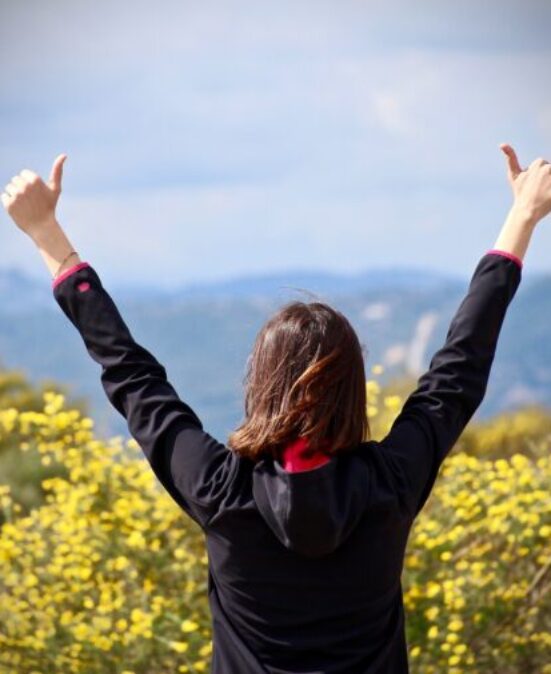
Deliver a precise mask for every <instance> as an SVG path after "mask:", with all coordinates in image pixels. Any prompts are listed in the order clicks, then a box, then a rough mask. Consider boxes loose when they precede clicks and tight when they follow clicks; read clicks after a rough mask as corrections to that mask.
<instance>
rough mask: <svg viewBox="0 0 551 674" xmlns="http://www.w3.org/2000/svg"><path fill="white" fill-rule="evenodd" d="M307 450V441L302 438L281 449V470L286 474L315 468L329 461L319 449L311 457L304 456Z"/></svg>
mask: <svg viewBox="0 0 551 674" xmlns="http://www.w3.org/2000/svg"><path fill="white" fill-rule="evenodd" d="M307 448H308V439H307V438H304V437H298V438H297V439H296V440H293V441H292V442H290V443H289V444H288V445H287V446H285V447H284V448H283V451H282V453H281V460H282V464H283V468H284V469H285V470H286V471H287V472H288V473H298V472H300V471H303V470H310V469H312V468H317V467H318V466H322V465H323V464H325V463H327V462H328V461H330V460H331V457H330V456H329V455H328V454H326V453H325V452H324V451H323V450H322V449H319V450H318V451H317V452H316V453H315V454H314V455H313V456H304V451H305V450H306V449H307Z"/></svg>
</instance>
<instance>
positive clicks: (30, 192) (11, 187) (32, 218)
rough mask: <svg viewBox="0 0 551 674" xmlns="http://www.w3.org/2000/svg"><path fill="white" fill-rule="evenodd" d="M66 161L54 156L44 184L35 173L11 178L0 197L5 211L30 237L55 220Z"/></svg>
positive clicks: (25, 170)
mask: <svg viewBox="0 0 551 674" xmlns="http://www.w3.org/2000/svg"><path fill="white" fill-rule="evenodd" d="M65 159H67V155H66V154H60V155H58V156H57V157H56V159H55V161H54V163H53V165H52V170H51V172H50V178H49V180H48V182H44V181H43V180H42V178H41V177H40V176H39V175H37V174H36V173H35V172H34V171H31V170H29V169H23V170H22V171H21V172H20V173H19V174H18V175H15V176H13V178H12V179H11V181H10V182H9V183H8V184H7V185H6V186H5V187H4V192H3V193H2V194H1V195H0V199H1V200H2V204H3V206H4V208H5V209H6V211H7V212H8V214H9V215H10V217H11V218H12V219H13V221H14V222H15V224H16V225H17V226H18V227H19V229H21V230H22V231H23V232H25V234H28V235H29V236H30V237H31V238H34V237H35V236H36V235H37V234H40V230H41V229H43V228H44V227H45V226H47V225H48V223H50V222H52V221H54V220H55V208H56V205H57V200H58V199H59V195H60V194H61V178H62V176H63V162H64V161H65Z"/></svg>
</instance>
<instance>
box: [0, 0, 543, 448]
mask: <svg viewBox="0 0 551 674" xmlns="http://www.w3.org/2000/svg"><path fill="white" fill-rule="evenodd" d="M0 13H1V16H0V55H1V60H2V64H3V66H4V67H3V74H4V76H3V80H2V94H1V103H0V116H1V122H2V123H1V124H0V145H1V147H2V153H1V155H0V175H1V176H2V177H1V178H0V180H1V181H3V184H7V183H8V182H9V180H10V179H11V177H12V176H13V175H14V174H15V173H18V172H19V171H21V170H22V169H23V168H31V169H33V170H35V171H37V172H38V173H40V174H41V175H42V176H43V177H47V175H48V173H49V171H50V167H51V164H52V162H53V160H54V158H55V156H57V154H59V153H61V152H65V153H67V155H68V159H67V161H66V163H65V166H64V177H63V194H62V196H61V199H60V202H59V206H58V219H59V221H60V222H61V223H62V225H63V226H64V228H65V230H66V232H67V234H68V236H69V238H70V240H71V242H72V243H73V245H74V247H75V248H76V249H77V250H78V252H79V254H80V256H81V258H82V259H83V260H87V261H88V262H89V263H90V264H92V265H93V266H94V268H95V269H96V271H98V273H99V274H100V276H101V278H102V281H103V283H104V285H105V286H106V287H107V289H108V290H109V291H110V292H111V294H112V295H113V297H114V299H115V301H116V302H117V303H118V304H119V306H120V309H121V311H122V312H123V315H124V317H125V319H126V320H127V322H128V324H129V326H130V327H131V329H132V331H133V333H134V336H135V337H136V339H138V340H139V341H140V342H141V343H143V344H144V346H146V347H147V348H149V349H150V350H151V351H152V352H153V353H154V354H155V355H156V356H157V358H158V359H159V360H161V361H162V362H163V364H165V365H166V367H167V370H168V372H169V376H170V378H171V381H172V383H173V384H174V386H175V387H176V388H177V390H178V391H179V393H180V394H181V396H182V397H184V398H185V399H186V400H187V401H188V402H189V403H190V404H191V405H192V406H193V407H194V408H195V409H196V411H197V413H198V414H199V416H200V417H201V418H202V420H203V423H204V425H205V427H206V428H207V429H208V430H209V431H210V432H212V434H213V435H216V436H219V437H220V439H224V438H225V436H226V435H227V433H228V432H229V431H230V430H231V429H232V428H233V427H234V426H235V425H237V423H238V422H239V420H240V418H241V414H242V378H243V376H244V373H245V361H246V357H247V355H248V353H249V352H250V349H251V348H252V343H253V340H254V336H255V334H256V332H257V330H258V329H259V327H260V326H261V325H262V323H263V322H264V320H265V319H266V318H267V317H268V315H269V314H270V313H271V312H272V311H273V310H275V309H276V308H277V306H279V304H281V302H282V301H284V300H286V299H290V298H293V299H309V298H312V297H313V296H315V297H316V298H318V299H321V300H324V301H329V302H333V303H334V304H335V305H337V306H338V307H339V308H340V309H341V310H343V311H345V312H346V314H347V316H349V318H350V320H351V321H352V322H353V324H354V326H355V327H356V329H357V331H358V333H359V334H360V337H361V339H362V341H363V343H364V344H366V346H367V348H368V352H369V355H368V359H367V363H366V366H367V368H369V367H370V366H372V365H374V364H375V363H380V364H382V365H383V366H384V368H385V372H384V375H383V378H385V377H391V376H394V377H401V378H403V377H409V378H410V381H413V379H414V378H415V377H417V376H418V375H419V374H420V373H421V372H422V370H423V369H424V368H425V367H426V366H427V365H428V362H429V359H430V356H431V355H432V352H433V351H434V350H435V349H436V348H437V347H438V346H439V345H440V344H441V342H442V340H443V338H444V336H445V332H446V330H447V327H448V324H449V320H450V319H451V317H452V315H453V312H454V310H455V308H456V307H457V304H458V302H459V301H460V299H461V297H462V295H463V293H464V292H465V290H466V285H467V282H468V280H469V277H470V275H471V273H472V271H473V270H474V267H475V265H476V263H477V261H478V259H479V257H480V256H481V255H482V254H483V253H484V252H485V251H486V250H487V249H489V248H491V247H492V245H493V243H494V241H495V239H496V237H497V234H498V232H499V229H500V227H501V225H502V223H503V221H504V219H505V216H506V214H507V211H508V208H509V206H510V204H511V201H512V198H511V192H510V188H509V185H508V183H507V180H506V170H505V158H504V155H503V154H502V153H501V151H500V150H499V147H498V146H499V143H501V142H509V143H511V144H512V145H513V146H514V147H515V149H516V150H517V152H518V155H519V159H520V161H521V163H522V165H523V166H527V165H528V164H529V163H530V162H531V161H532V160H533V159H535V158H536V157H538V156H545V157H548V156H549V155H550V154H551V88H550V87H549V71H550V66H551V43H550V40H549V35H550V34H551V6H550V5H549V3H548V2H545V1H543V0H542V1H536V0H530V1H529V2H512V1H510V0H507V1H503V0H501V1H499V2H497V1H494V2H487V3H478V2H462V3H442V2H432V1H431V2H420V3H415V4H412V3H407V2H396V1H393V2H385V3H377V2H358V1H347V0H344V1H340V2H338V3H337V2H325V1H323V0H317V1H316V2H287V1H286V0H281V1H279V2H277V3H276V2H259V1H258V0H256V1H255V2H248V1H241V0H240V1H236V2H211V3H199V2H163V3H162V4H160V5H156V6H153V5H152V4H151V3H149V2H142V1H133V2H118V3H107V2H94V3H74V2H66V1H63V0H61V1H58V2H36V1H34V0H31V1H26V2H23V3H7V2H3V3H2V4H1V6H0ZM550 224H551V223H549V222H545V221H544V222H542V223H541V225H540V227H539V228H538V230H537V232H536V234H535V236H534V239H533V243H532V247H531V248H530V250H529V252H528V255H527V257H526V261H525V268H524V282H523V284H522V286H521V288H520V289H519V292H518V295H517V297H516V299H515V302H514V305H513V306H512V308H511V311H510V314H509V316H508V317H507V321H506V324H505V325H504V330H503V334H502V340H501V342H500V345H499V351H498V354H497V356H496V362H495V367H494V371H493V373H492V379H491V383H490V386H489V389H488V394H487V398H486V399H485V401H484V403H483V405H482V406H481V408H480V410H479V413H478V414H480V416H484V415H489V414H493V413H495V412H497V411H500V410H505V409H511V408H513V407H515V406H518V405H520V404H526V403H533V402H540V403H542V404H547V403H549V402H550V401H551V368H550V367H549V363H550V362H551V358H550V356H551V349H550V347H549V344H550V343H551V341H550V339H549V338H550V337H551V334H550V333H551V328H549V325H548V322H547V320H546V316H548V315H549V313H548V312H549V309H550V308H551V307H549V306H548V304H549V302H550V301H551V300H549V298H550V297H551V277H549V276H548V274H549V272H550V268H551V265H550V262H549V251H550V250H551V227H550V226H549V225H550ZM0 226H1V228H2V245H1V248H0V249H1V256H0V363H1V365H2V366H3V367H4V368H6V369H8V368H9V369H11V370H13V369H17V371H18V372H21V373H24V375H25V376H26V377H28V378H30V379H31V380H32V381H34V382H36V381H39V380H43V379H47V378H52V379H55V380H56V381H58V382H60V383H63V384H64V385H66V386H68V387H69V389H70V390H71V392H72V393H73V394H74V395H75V396H83V397H84V398H86V399H87V400H89V401H90V404H91V405H92V407H91V410H92V411H93V413H94V418H95V419H96V422H97V424H99V429H100V430H102V431H103V432H105V433H108V432H115V431H116V432H121V433H124V432H125V429H126V426H125V424H124V420H123V419H122V418H120V417H119V415H118V413H116V412H115V411H114V410H112V409H111V408H110V407H109V405H108V403H107V401H106V399H105V397H104V394H103V391H102V389H101V386H100V383H99V374H100V373H99V369H98V367H97V365H96V364H95V363H93V362H91V361H90V359H89V357H88V355H87V353H86V352H85V351H84V348H83V345H82V343H81V341H80V337H79V336H78V334H77V333H76V331H75V330H74V328H73V326H72V325H70V324H69V323H68V321H67V320H66V318H65V317H64V316H63V315H62V313H61V311H60V309H59V307H58V306H57V305H56V304H55V301H54V300H53V297H52V294H51V287H50V285H51V280H50V276H49V273H48V271H47V269H46V267H45V266H44V264H43V263H42V261H41V258H40V256H39V253H38V251H37V250H36V249H35V248H34V246H33V244H32V242H31V241H30V240H29V239H28V238H27V237H26V236H25V235H24V234H23V233H22V232H21V231H20V230H18V229H17V228H16V227H15V225H14V224H13V222H12V221H11V219H10V218H9V217H8V215H7V213H6V212H5V211H3V210H2V212H1V213H0ZM412 378H413V379H412Z"/></svg>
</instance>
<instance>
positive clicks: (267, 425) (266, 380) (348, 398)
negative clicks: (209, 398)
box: [227, 301, 370, 461]
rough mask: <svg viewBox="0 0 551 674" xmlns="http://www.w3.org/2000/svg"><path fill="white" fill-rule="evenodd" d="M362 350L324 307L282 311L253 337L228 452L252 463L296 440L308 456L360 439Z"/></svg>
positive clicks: (364, 433)
mask: <svg viewBox="0 0 551 674" xmlns="http://www.w3.org/2000/svg"><path fill="white" fill-rule="evenodd" d="M364 350H365V347H364V346H363V344H361V343H360V342H359V340H358V336H357V335H356V332H355V331H354V328H353V327H352V326H351V324H350V323H349V321H348V319H347V318H346V317H345V316H344V315H343V314H342V313H340V312H339V311H337V310H336V309H333V308H332V307H330V306H329V305H327V304H325V303H323V302H309V303H305V302H300V301H292V302H288V303H287V304H285V305H283V306H282V307H281V308H280V309H279V310H278V311H277V312H276V313H275V314H274V315H273V316H272V317H271V318H270V319H269V320H268V321H267V322H266V323H265V325H264V326H263V327H262V328H261V330H260V332H259V333H258V335H257V337H256V340H255V343H254V347H253V351H252V354H251V355H250V356H249V358H248V361H247V370H246V374H245V378H244V383H245V421H244V422H243V423H242V424H241V425H240V426H239V427H238V428H237V429H236V430H235V431H233V432H232V433H231V434H230V435H229V438H228V443H227V444H228V446H229V447H230V448H231V449H232V450H233V451H235V452H236V453H237V454H239V455H241V456H244V457H248V458H250V459H253V460H254V461H257V460H259V459H260V458H262V456H263V455H266V454H271V455H272V456H273V457H274V458H279V453H280V450H281V449H282V448H283V446H285V445H286V444H288V443H289V442H291V441H293V440H295V439H296V438H297V437H299V436H304V437H306V438H307V439H308V442H309V448H310V449H311V451H312V452H313V451H315V450H316V448H325V447H327V452H328V453H329V454H333V453H335V452H337V451H343V450H347V449H353V448H354V447H356V446H357V445H358V444H359V443H361V442H362V441H364V440H367V439H368V438H369V436H370V428H369V422H368V419H367V408H366V380H365V369H364V360H363V352H364ZM325 443H328V444H327V445H326V444H325Z"/></svg>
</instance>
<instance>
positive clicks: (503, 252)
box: [486, 248, 522, 269]
mask: <svg viewBox="0 0 551 674" xmlns="http://www.w3.org/2000/svg"><path fill="white" fill-rule="evenodd" d="M486 255H503V257H507V258H509V260H513V262H516V263H517V264H518V266H519V267H520V269H522V260H521V259H520V257H518V256H516V255H513V253H509V252H508V251H506V250H498V249H497V248H492V250H489V251H488V252H487V253H486Z"/></svg>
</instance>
